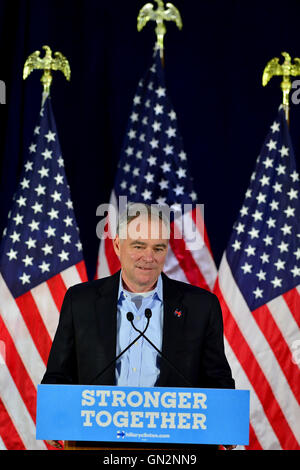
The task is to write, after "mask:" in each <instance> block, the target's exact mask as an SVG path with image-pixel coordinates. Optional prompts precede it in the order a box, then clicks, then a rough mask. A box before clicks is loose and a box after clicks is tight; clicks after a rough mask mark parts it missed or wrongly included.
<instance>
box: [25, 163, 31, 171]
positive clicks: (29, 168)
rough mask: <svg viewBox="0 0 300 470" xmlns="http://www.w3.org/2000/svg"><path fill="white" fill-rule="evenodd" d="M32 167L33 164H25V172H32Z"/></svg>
mask: <svg viewBox="0 0 300 470" xmlns="http://www.w3.org/2000/svg"><path fill="white" fill-rule="evenodd" d="M32 165H33V162H26V163H25V171H31V170H32Z"/></svg>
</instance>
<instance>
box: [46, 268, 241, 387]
mask: <svg viewBox="0 0 300 470" xmlns="http://www.w3.org/2000/svg"><path fill="white" fill-rule="evenodd" d="M119 274H120V272H118V273H116V274H114V275H113V276H110V277H107V278H104V279H100V280H96V281H91V282H87V283H83V284H78V285H76V286H73V287H71V288H70V289H69V290H68V291H67V293H66V296H65V299H64V302H63V306H62V309H61V314H60V320H59V325H58V328H57V332H56V334H55V338H54V341H53V345H52V348H51V352H50V355H49V360H48V365H47V370H46V373H45V375H44V378H43V380H42V383H65V384H66V383H67V384H68V383H71V384H72V383H73V384H91V383H94V384H98V385H114V384H115V367H114V366H113V365H112V366H111V367H110V368H109V370H107V371H106V372H105V373H104V374H102V375H100V377H99V378H98V379H97V380H96V381H95V382H94V378H95V377H96V376H97V374H98V373H99V372H100V371H101V370H103V369H104V368H105V367H106V366H107V365H108V364H109V363H110V361H112V360H113V358H114V357H115V355H116V329H117V296H118V287H119ZM162 280H163V297H164V321H163V343H162V352H163V354H164V355H165V356H166V357H167V358H168V359H169V361H171V362H172V363H173V364H174V365H175V366H176V367H177V369H178V370H179V371H180V372H181V373H182V374H183V375H184V376H185V377H186V379H187V380H188V381H189V382H190V383H191V385H192V386H193V387H202V388H207V387H208V388H234V381H233V379H232V377H231V371H230V367H229V365H228V362H227V360H226V357H225V354H224V344H223V320H222V313H221V308H220V305H219V302H218V299H217V297H216V296H215V295H214V294H212V293H210V292H208V291H206V290H204V289H200V288H198V287H195V286H191V285H190V284H186V283H183V282H179V281H175V280H171V279H170V278H168V277H167V276H166V275H164V274H162ZM176 309H177V310H181V312H182V314H181V316H180V317H178V316H176V315H175V310H176ZM157 385H158V386H161V387H168V386H170V387H185V386H187V384H186V383H183V381H182V378H181V377H180V375H179V374H178V373H177V372H176V371H174V370H173V369H172V368H171V367H170V366H169V364H168V363H167V362H166V361H165V360H163V359H162V360H161V367H160V376H159V381H158V383H157Z"/></svg>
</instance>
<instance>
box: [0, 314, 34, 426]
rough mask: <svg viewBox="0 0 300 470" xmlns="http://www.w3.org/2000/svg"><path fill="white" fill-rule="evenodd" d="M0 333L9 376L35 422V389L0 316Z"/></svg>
mask: <svg viewBox="0 0 300 470" xmlns="http://www.w3.org/2000/svg"><path fill="white" fill-rule="evenodd" d="M0 331H1V339H2V340H3V341H4V342H5V345H6V357H5V363H6V365H7V368H8V370H9V372H10V375H11V376H12V378H13V381H14V382H15V384H16V387H17V389H18V390H19V393H20V395H21V397H22V400H23V402H24V403H25V406H26V408H27V410H28V412H29V414H30V416H31V418H32V419H33V421H34V422H35V414H36V389H35V387H34V384H33V382H32V380H31V378H30V377H29V375H28V373H27V370H26V369H25V366H24V364H23V362H22V360H21V358H20V356H19V354H18V351H17V349H16V347H15V345H14V342H13V340H12V338H11V336H10V334H9V332H8V330H7V328H6V325H5V323H4V322H3V319H2V317H1V316H0Z"/></svg>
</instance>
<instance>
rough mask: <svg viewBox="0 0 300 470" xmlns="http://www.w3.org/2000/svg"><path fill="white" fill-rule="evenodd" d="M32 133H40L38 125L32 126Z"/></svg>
mask: <svg viewBox="0 0 300 470" xmlns="http://www.w3.org/2000/svg"><path fill="white" fill-rule="evenodd" d="M34 133H35V134H37V135H39V133H40V126H35V128H34Z"/></svg>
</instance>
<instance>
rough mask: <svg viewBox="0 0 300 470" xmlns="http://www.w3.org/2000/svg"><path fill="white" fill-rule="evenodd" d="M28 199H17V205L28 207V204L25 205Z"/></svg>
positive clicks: (21, 197)
mask: <svg viewBox="0 0 300 470" xmlns="http://www.w3.org/2000/svg"><path fill="white" fill-rule="evenodd" d="M26 199H27V198H26V197H24V196H20V197H19V199H17V201H16V203H17V204H19V207H22V206H24V207H26V204H25V203H26Z"/></svg>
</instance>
